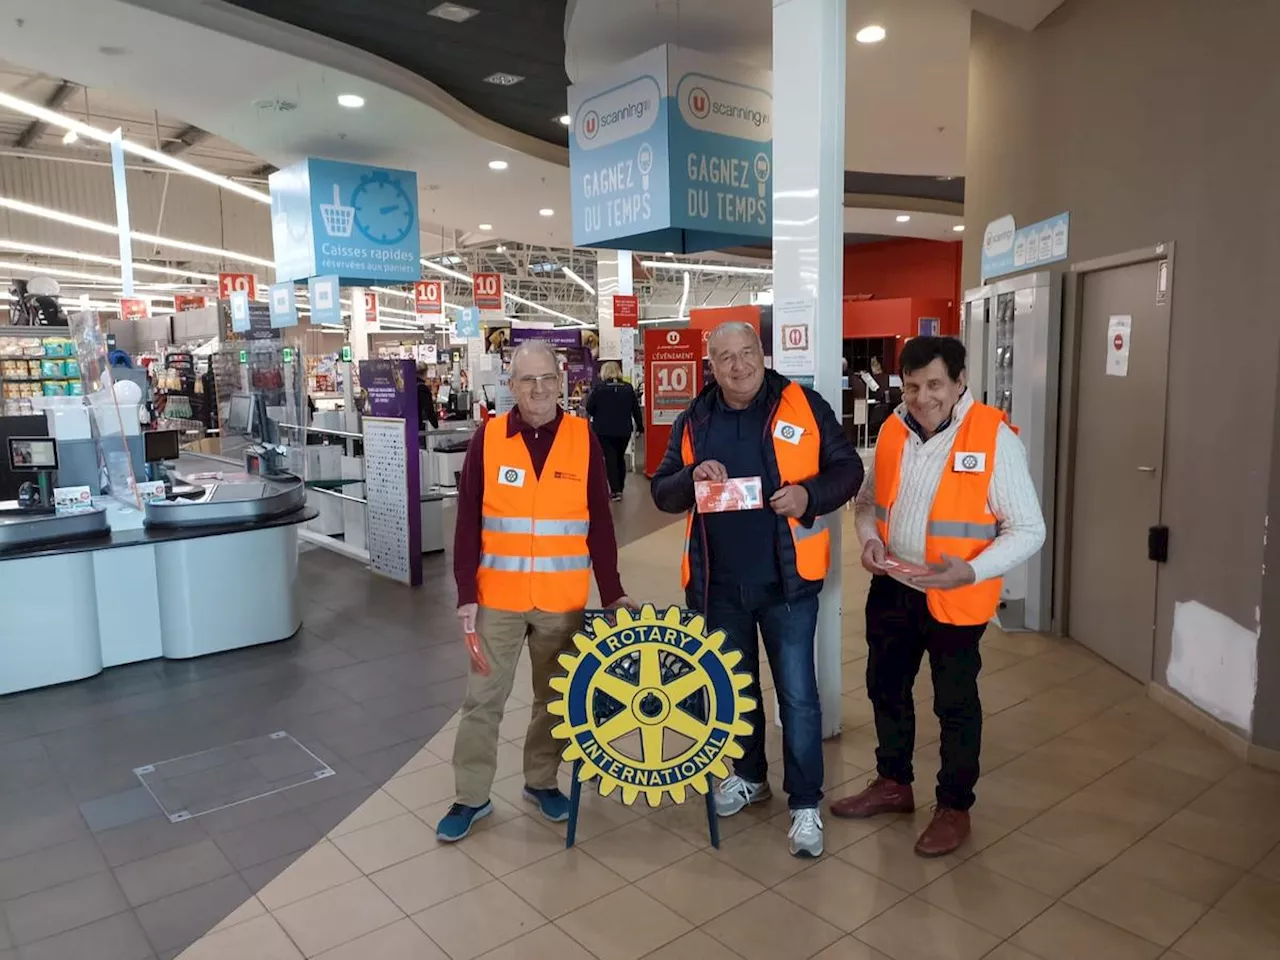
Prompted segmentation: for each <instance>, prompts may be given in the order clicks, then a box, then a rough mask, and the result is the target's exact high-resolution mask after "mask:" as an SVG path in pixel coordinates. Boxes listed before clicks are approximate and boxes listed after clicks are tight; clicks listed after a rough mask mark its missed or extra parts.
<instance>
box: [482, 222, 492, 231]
mask: <svg viewBox="0 0 1280 960" xmlns="http://www.w3.org/2000/svg"><path fill="white" fill-rule="evenodd" d="M480 229H481V230H492V229H493V224H492V223H482V224H480Z"/></svg>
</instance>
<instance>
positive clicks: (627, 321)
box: [613, 294, 640, 327]
mask: <svg viewBox="0 0 1280 960" xmlns="http://www.w3.org/2000/svg"><path fill="white" fill-rule="evenodd" d="M613 325H614V326H615V327H637V326H639V325H640V298H639V297H633V296H626V295H623V294H619V295H617V296H615V297H614V298H613Z"/></svg>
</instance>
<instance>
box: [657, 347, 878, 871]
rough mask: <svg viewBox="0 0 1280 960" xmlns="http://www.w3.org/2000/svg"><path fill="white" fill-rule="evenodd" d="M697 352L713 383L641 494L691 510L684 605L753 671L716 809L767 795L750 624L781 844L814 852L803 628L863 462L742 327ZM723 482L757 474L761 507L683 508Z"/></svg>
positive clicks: (814, 768)
mask: <svg viewBox="0 0 1280 960" xmlns="http://www.w3.org/2000/svg"><path fill="white" fill-rule="evenodd" d="M707 350H708V357H709V359H710V361H711V370H712V373H713V374H714V376H715V383H714V384H712V385H710V386H708V387H707V388H706V389H704V390H703V391H702V393H701V394H699V395H698V397H697V398H695V400H694V401H693V403H692V404H691V405H690V406H689V409H688V410H686V411H685V412H684V413H683V414H681V415H680V418H679V419H678V420H677V421H676V423H675V425H674V426H673V427H672V430H671V441H670V443H669V444H668V446H667V452H666V454H665V456H664V457H663V460H662V464H661V466H659V467H658V470H657V472H656V473H655V474H654V477H653V487H652V490H653V500H654V503H656V504H657V505H658V508H659V509H660V510H664V511H666V512H668V513H688V514H689V535H688V537H687V540H686V554H685V558H684V587H685V601H686V604H687V605H688V607H689V608H690V609H693V610H700V611H702V612H703V613H705V615H706V617H707V622H708V624H709V626H710V627H712V628H713V629H721V630H724V631H725V633H726V634H727V635H728V637H729V643H730V645H731V646H732V647H733V648H734V649H737V650H739V651H741V652H742V655H743V660H742V665H741V668H740V669H745V670H747V671H749V672H750V673H751V676H752V683H751V686H750V687H749V688H748V690H747V695H748V696H750V697H752V698H753V699H754V700H755V701H756V703H757V707H756V709H755V710H754V711H753V712H752V713H751V714H750V715H749V716H748V719H749V720H750V722H751V727H752V733H751V735H750V736H749V737H747V738H745V742H744V743H743V747H744V748H745V751H746V753H745V756H743V758H742V759H741V760H739V761H738V762H737V763H736V764H734V775H733V776H731V777H730V778H729V779H728V780H725V781H724V782H723V783H722V784H720V786H719V789H718V790H717V793H716V809H717V811H718V812H719V814H720V816H722V817H729V816H733V815H734V814H736V813H739V812H741V811H742V810H743V809H745V808H746V807H747V806H749V805H751V804H755V803H761V802H763V801H765V800H768V799H769V795H770V792H769V781H768V778H767V773H768V768H767V761H766V759H765V749H764V724H765V718H764V710H763V708H762V706H761V705H760V653H759V643H758V640H757V631H759V634H760V635H761V636H763V638H764V647H765V653H766V654H767V655H768V658H769V667H770V669H771V671H772V673H773V678H774V683H775V685H776V687H777V694H778V704H779V709H780V711H781V718H782V740H783V789H784V790H785V791H786V793H787V795H788V800H789V806H790V808H791V831H790V846H791V852H792V854H794V855H796V856H811V857H816V856H819V855H820V854H821V853H822V818H821V816H820V815H819V812H818V807H819V804H820V803H821V801H822V780H823V770H822V708H821V704H820V703H819V699H818V683H817V677H816V675H815V670H814V632H815V630H816V628H817V622H818V594H819V592H820V591H821V590H822V582H823V579H824V578H825V577H826V572H827V568H828V565H829V563H830V534H829V532H828V530H827V526H826V524H827V522H828V521H827V520H826V519H824V517H825V515H826V514H829V513H833V512H835V511H837V510H839V509H840V507H841V506H842V505H844V504H845V503H847V502H848V501H849V500H851V499H852V498H853V497H854V495H855V494H856V493H857V492H858V488H859V487H860V486H861V485H862V460H861V458H859V456H858V452H857V451H856V450H855V449H854V448H853V445H852V444H851V443H850V442H849V440H848V438H846V437H845V434H844V431H843V429H841V426H840V421H839V420H838V419H837V418H836V415H835V414H834V413H833V412H832V410H831V407H830V406H829V405H828V404H827V402H826V401H825V400H823V399H822V397H821V396H819V395H818V394H817V393H816V392H814V391H813V390H810V389H808V388H806V387H801V386H799V385H798V384H795V383H792V382H791V381H790V380H788V379H787V378H786V377H784V376H782V375H781V374H778V373H774V372H773V371H771V370H766V369H765V365H764V350H763V348H762V346H761V344H760V337H759V335H758V334H757V333H756V331H755V328H754V327H752V326H751V325H750V324H746V323H726V324H721V325H720V326H719V327H717V328H716V329H715V330H714V331H713V332H712V334H711V337H710V339H709V340H708V342H707ZM733 477H759V478H760V480H761V484H762V488H763V490H762V492H763V495H764V499H765V503H766V507H765V509H763V510H741V511H736V512H728V513H710V514H702V513H697V514H695V513H694V510H695V501H694V483H695V482H696V481H700V480H725V479H729V478H733ZM830 522H832V523H838V522H839V518H838V517H836V518H833V519H832V520H831V521H830ZM836 562H837V563H838V562H839V558H838V557H837V558H836Z"/></svg>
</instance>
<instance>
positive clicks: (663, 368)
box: [651, 360, 697, 424]
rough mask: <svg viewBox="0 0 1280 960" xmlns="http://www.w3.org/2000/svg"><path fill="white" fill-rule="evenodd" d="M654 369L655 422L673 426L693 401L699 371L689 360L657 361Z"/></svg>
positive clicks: (654, 363) (653, 366) (653, 364)
mask: <svg viewBox="0 0 1280 960" xmlns="http://www.w3.org/2000/svg"><path fill="white" fill-rule="evenodd" d="M651 366H652V368H653V422H654V423H655V424H658V423H662V424H672V423H675V422H676V417H678V416H679V415H680V413H681V411H683V410H684V408H685V407H687V406H688V405H689V404H690V403H691V402H692V401H693V391H694V385H695V384H696V383H697V369H696V367H695V366H694V364H693V363H692V362H690V361H687V360H655V361H654V362H653V363H652V364H651Z"/></svg>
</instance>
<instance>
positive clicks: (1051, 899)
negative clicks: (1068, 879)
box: [908, 860, 1101, 943]
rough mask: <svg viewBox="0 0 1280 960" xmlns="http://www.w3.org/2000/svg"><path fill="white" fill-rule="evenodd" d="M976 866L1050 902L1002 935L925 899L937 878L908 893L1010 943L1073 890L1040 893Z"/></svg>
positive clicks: (977, 864)
mask: <svg viewBox="0 0 1280 960" xmlns="http://www.w3.org/2000/svg"><path fill="white" fill-rule="evenodd" d="M970 862H972V861H971V860H966V861H965V863H970ZM974 866H975V867H977V868H978V869H980V870H986V871H987V872H988V873H992V874H995V875H996V876H998V877H1000V878H1001V879H1002V880H1007V881H1008V882H1009V883H1012V884H1014V885H1015V886H1017V887H1019V888H1020V889H1022V890H1026V891H1028V892H1030V893H1033V894H1039V895H1040V896H1042V897H1044V898H1045V899H1047V900H1048V901H1049V902H1048V903H1047V904H1046V905H1045V906H1044V907H1042V908H1041V909H1039V910H1038V911H1036V913H1035V915H1034V916H1032V917H1031V918H1030V919H1028V920H1026V921H1025V922H1024V923H1022V924H1021V925H1020V926H1019V927H1018V928H1017V929H1016V930H1014V931H1013V933H1011V934H1009V935H1008V936H1003V935H1001V934H998V933H995V932H994V931H991V930H988V929H986V928H985V927H980V926H978V924H976V923H974V922H973V921H972V920H969V919H967V918H966V917H962V916H961V915H960V914H959V913H956V912H955V911H954V910H949V909H947V908H946V907H944V906H942V905H941V904H938V903H934V902H932V901H931V900H925V898H924V897H922V896H920V894H922V893H923V892H924V891H925V890H927V889H929V887H931V886H933V885H934V884H935V883H937V882H938V881H937V880H932V881H930V882H929V883H927V884H925V885H924V886H923V887H921V888H920V889H919V890H917V891H916V892H915V893H913V894H908V896H913V897H915V898H916V899H918V900H921V901H922V902H924V903H927V904H928V905H929V906H931V907H933V908H934V909H936V910H941V911H942V912H943V913H946V914H949V915H950V916H952V917H955V918H956V919H957V920H963V921H964V922H965V923H967V924H969V926H971V927H976V928H977V929H979V930H981V931H982V932H983V933H986V934H989V935H991V936H993V937H995V938H996V939H998V940H999V941H1000V942H1001V943H1009V942H1011V941H1012V940H1013V938H1014V937H1016V936H1017V935H1018V934H1019V933H1021V932H1022V931H1023V930H1025V929H1026V928H1027V927H1029V926H1031V924H1033V923H1035V921H1036V920H1038V919H1040V917H1042V916H1044V915H1045V914H1046V913H1048V912H1049V911H1050V910H1052V909H1053V908H1054V907H1056V906H1057V905H1058V904H1059V903H1064V902H1065V898H1066V896H1067V895H1068V894H1069V893H1070V892H1071V891H1070V890H1069V891H1067V893H1064V894H1063V895H1062V896H1061V897H1051V896H1049V895H1048V894H1047V893H1040V891H1039V890H1036V889H1034V888H1032V887H1028V886H1027V885H1026V884H1025V883H1023V882H1022V881H1020V880H1015V879H1013V877H1006V876H1005V875H1004V874H1002V873H1000V872H999V871H998V870H993V869H991V868H990V867H988V866H985V865H984V864H981V863H976V864H974ZM956 869H959V868H958V867H957V868H956ZM1099 869H1101V868H1099ZM951 872H952V873H954V872H955V871H951ZM949 875H950V874H949V873H948V874H943V875H942V877H939V878H938V880H941V879H943V877H946V876H949ZM1090 876H1092V874H1090ZM1083 882H1084V881H1081V883H1083ZM1077 886H1079V884H1077ZM1071 889H1072V890H1074V889H1075V887H1072V888H1071ZM1068 906H1070V904H1068ZM1076 909H1077V910H1078V909H1080V908H1079V907H1076ZM1085 912H1086V913H1087V912H1088V911H1085ZM1090 916H1092V914H1090ZM1098 919H1101V918H1098Z"/></svg>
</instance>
